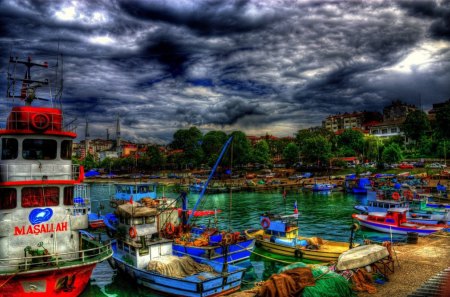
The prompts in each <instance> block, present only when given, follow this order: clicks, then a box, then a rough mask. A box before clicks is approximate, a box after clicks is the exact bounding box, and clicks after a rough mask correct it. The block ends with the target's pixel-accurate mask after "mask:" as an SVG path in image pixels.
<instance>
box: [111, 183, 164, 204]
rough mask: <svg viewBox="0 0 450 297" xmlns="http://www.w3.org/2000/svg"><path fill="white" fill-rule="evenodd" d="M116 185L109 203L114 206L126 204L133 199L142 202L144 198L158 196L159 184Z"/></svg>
mask: <svg viewBox="0 0 450 297" xmlns="http://www.w3.org/2000/svg"><path fill="white" fill-rule="evenodd" d="M114 186H115V193H114V196H112V197H111V199H110V201H109V203H110V206H111V207H112V208H116V207H117V206H118V205H120V204H124V203H127V202H129V201H130V200H133V201H135V202H140V201H141V199H143V198H151V199H156V198H157V191H156V190H157V184H151V183H141V182H139V183H130V184H127V183H117V184H115V185H114Z"/></svg>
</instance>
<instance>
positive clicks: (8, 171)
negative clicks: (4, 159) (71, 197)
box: [0, 163, 80, 182]
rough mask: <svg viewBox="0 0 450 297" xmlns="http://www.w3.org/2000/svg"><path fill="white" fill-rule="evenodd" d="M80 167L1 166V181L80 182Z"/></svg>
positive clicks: (62, 165)
mask: <svg viewBox="0 0 450 297" xmlns="http://www.w3.org/2000/svg"><path fill="white" fill-rule="evenodd" d="M79 176H80V165H72V164H54V163H53V164H41V163H34V164H17V163H13V164H0V180H1V181H3V182H12V181H33V180H36V181H37V180H39V181H42V180H78V179H79Z"/></svg>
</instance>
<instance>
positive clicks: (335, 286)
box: [278, 262, 355, 297]
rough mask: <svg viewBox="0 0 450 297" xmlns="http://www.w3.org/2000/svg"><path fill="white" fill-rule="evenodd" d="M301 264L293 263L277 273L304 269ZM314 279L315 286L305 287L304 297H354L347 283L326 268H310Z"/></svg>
mask: <svg viewBox="0 0 450 297" xmlns="http://www.w3.org/2000/svg"><path fill="white" fill-rule="evenodd" d="M306 266H307V265H306V264H304V263H301V262H298V263H293V264H290V265H288V266H285V267H283V268H281V269H280V270H279V271H278V273H281V272H284V271H287V270H289V269H294V268H297V267H306ZM311 271H312V274H313V277H314V279H315V282H316V284H315V286H307V287H305V288H304V289H303V292H302V296H304V297H347V296H348V297H351V296H355V295H354V293H353V291H352V289H351V287H350V284H349V282H348V281H347V280H346V279H345V278H344V277H343V276H341V275H339V274H337V273H335V272H333V271H330V270H329V268H328V267H327V266H313V267H312V268H311Z"/></svg>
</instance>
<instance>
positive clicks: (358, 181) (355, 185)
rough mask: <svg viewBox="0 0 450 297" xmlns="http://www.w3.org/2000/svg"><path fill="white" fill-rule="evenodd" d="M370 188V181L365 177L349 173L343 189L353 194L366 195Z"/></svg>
mask: <svg viewBox="0 0 450 297" xmlns="http://www.w3.org/2000/svg"><path fill="white" fill-rule="evenodd" d="M370 189H372V183H371V181H370V180H369V179H368V178H367V177H359V178H357V177H356V175H354V174H351V175H349V176H346V178H345V191H346V192H347V193H352V194H355V195H366V194H367V191H368V190H370Z"/></svg>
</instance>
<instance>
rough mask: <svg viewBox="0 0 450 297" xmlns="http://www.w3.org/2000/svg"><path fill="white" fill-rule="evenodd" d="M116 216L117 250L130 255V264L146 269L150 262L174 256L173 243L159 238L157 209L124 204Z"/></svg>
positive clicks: (128, 258)
mask: <svg viewBox="0 0 450 297" xmlns="http://www.w3.org/2000/svg"><path fill="white" fill-rule="evenodd" d="M116 216H117V218H118V221H119V226H118V233H119V239H118V240H117V249H118V250H119V251H121V252H122V253H125V254H127V255H129V257H127V261H129V262H130V263H129V264H131V265H133V266H135V267H137V268H140V269H146V267H147V264H148V263H149V261H151V260H153V259H155V258H159V257H161V256H164V255H172V241H169V240H167V241H165V240H163V239H160V238H159V232H158V231H159V230H158V228H157V220H156V216H157V210H156V208H149V207H146V206H140V205H138V204H123V205H119V206H118V207H117V209H116Z"/></svg>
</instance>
